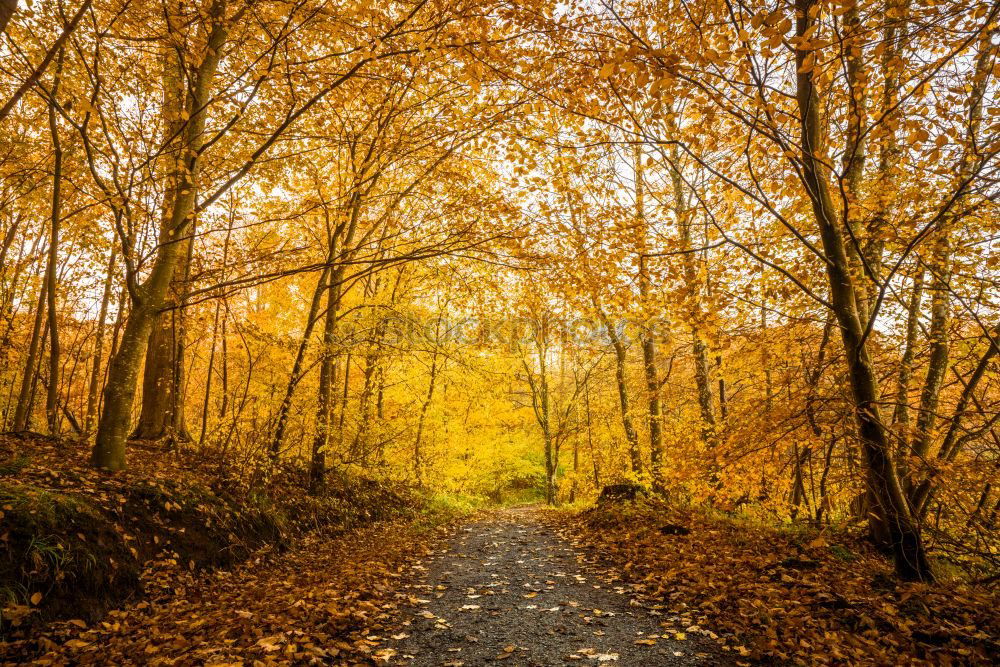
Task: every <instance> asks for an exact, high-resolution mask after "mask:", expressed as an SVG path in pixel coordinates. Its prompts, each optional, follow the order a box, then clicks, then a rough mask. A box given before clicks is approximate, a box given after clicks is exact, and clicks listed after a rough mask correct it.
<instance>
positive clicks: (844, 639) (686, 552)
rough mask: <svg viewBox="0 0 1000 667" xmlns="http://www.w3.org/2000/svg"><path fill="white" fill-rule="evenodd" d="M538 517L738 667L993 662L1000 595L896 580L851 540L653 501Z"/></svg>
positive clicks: (998, 652) (997, 651) (958, 585)
mask: <svg viewBox="0 0 1000 667" xmlns="http://www.w3.org/2000/svg"><path fill="white" fill-rule="evenodd" d="M548 521H550V522H551V525H552V526H553V527H554V528H555V529H557V530H559V531H560V532H561V533H562V534H563V535H564V536H565V537H566V538H567V539H569V540H570V541H571V542H572V543H573V544H575V545H577V546H578V547H580V548H581V549H585V550H586V551H587V553H588V558H589V559H591V560H592V561H593V562H594V563H595V564H600V565H603V566H604V567H605V568H608V569H609V570H610V571H611V572H617V573H618V576H619V577H620V579H621V582H622V584H623V585H628V586H629V587H631V588H632V589H633V590H634V591H635V592H636V594H637V595H639V596H640V597H641V598H644V599H645V600H646V601H647V603H650V604H659V605H662V606H663V607H664V608H667V609H670V610H672V611H674V612H675V613H684V614H685V615H686V616H687V617H688V618H689V619H690V620H691V622H692V623H693V624H694V625H698V626H702V627H707V628H712V629H713V630H714V632H715V633H717V634H718V635H719V638H720V640H721V641H722V642H723V644H724V646H725V647H726V648H727V649H728V650H729V651H730V652H731V653H732V654H733V655H735V656H738V657H739V658H741V659H743V660H744V661H747V662H754V663H756V662H764V663H776V664H786V663H788V662H793V663H795V664H844V663H855V664H911V663H913V664H919V663H928V664H991V663H992V664H995V663H996V661H997V660H1000V644H998V642H997V637H1000V614H998V613H997V609H998V608H1000V595H998V594H997V591H996V590H995V589H991V588H990V587H989V586H988V585H986V584H984V585H973V584H969V583H962V582H958V581H949V582H942V583H939V584H935V585H926V584H912V583H902V582H899V581H898V580H896V579H894V578H893V577H892V576H891V565H890V564H889V563H888V562H887V561H886V560H885V559H884V558H883V557H882V556H880V555H879V554H878V553H876V552H875V551H874V550H872V549H871V548H869V547H868V546H867V545H866V544H865V543H864V542H863V541H861V540H859V539H851V538H849V537H846V536H840V535H837V536H831V535H817V534H815V533H813V534H809V533H805V532H798V533H788V532H781V531H778V530H767V529H762V528H760V527H758V526H747V525H741V524H739V523H737V522H734V521H732V520H729V519H726V518H724V517H720V516H718V515H712V514H709V513H706V512H704V511H696V510H689V509H679V508H675V507H671V506H668V505H664V504H659V503H656V502H651V501H646V500H639V501H637V502H624V503H607V504H604V505H598V506H597V507H595V508H592V509H589V510H586V511H583V512H580V513H575V514H571V513H549V515H548Z"/></svg>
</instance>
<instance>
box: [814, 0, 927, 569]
mask: <svg viewBox="0 0 1000 667" xmlns="http://www.w3.org/2000/svg"><path fill="white" fill-rule="evenodd" d="M815 5H816V0H796V11H795V18H796V34H797V35H798V36H799V38H800V39H804V38H803V35H805V34H806V33H807V31H810V29H811V28H812V26H813V25H814V21H815V13H814V10H815V9H816V7H815ZM810 55H811V52H810V51H807V50H804V49H797V50H796V66H797V69H798V72H797V75H796V83H797V91H796V98H797V102H798V107H799V112H800V114H801V128H802V150H801V160H802V176H803V181H804V183H803V185H804V186H805V192H806V194H807V195H808V197H809V200H810V203H811V204H812V209H813V214H814V217H815V219H816V224H817V226H818V227H819V231H820V237H821V239H822V244H823V250H824V254H825V255H826V258H827V263H826V269H827V277H828V279H829V285H830V298H831V306H832V308H833V311H834V315H835V316H836V317H837V322H838V323H839V324H840V331H841V338H842V339H843V345H844V351H845V356H846V359H847V368H848V372H849V377H850V381H851V389H852V393H853V398H854V407H855V418H856V419H857V422H858V434H859V437H860V439H861V445H862V451H863V453H864V460H865V466H866V469H867V477H868V479H867V482H868V486H869V488H870V489H871V490H872V493H873V495H874V497H875V499H876V500H877V502H878V507H877V509H878V513H879V516H880V518H881V519H882V521H883V522H884V523H885V524H886V525H887V527H888V530H889V536H890V541H891V546H892V550H893V554H894V557H895V565H896V572H897V574H898V575H899V576H900V577H901V578H903V579H908V580H931V579H933V574H932V572H931V568H930V563H929V561H928V559H927V554H926V552H925V550H924V543H923V539H922V537H921V535H920V525H919V522H918V521H917V519H916V518H915V517H914V516H913V514H912V513H911V512H910V507H909V503H908V502H907V499H906V498H905V496H904V494H903V490H902V488H901V486H900V483H899V479H898V477H897V474H896V473H897V471H896V467H895V465H894V463H893V458H892V456H891V450H890V443H889V439H888V436H887V433H886V431H885V428H884V426H883V423H882V417H881V414H880V410H879V405H878V400H879V390H878V378H877V375H876V374H875V370H874V368H873V367H872V363H871V359H870V358H869V356H868V346H867V344H866V339H865V327H864V326H863V325H862V320H861V317H860V315H859V313H858V310H857V308H858V298H857V296H858V293H857V290H856V289H855V285H854V276H853V275H852V273H851V269H850V261H849V259H848V256H847V252H846V250H845V247H844V240H843V237H842V234H841V231H840V229H838V227H837V213H836V209H835V207H834V203H833V199H832V197H831V195H830V191H829V183H828V180H827V178H828V177H827V175H826V174H825V173H824V170H826V169H827V167H826V166H824V164H823V162H822V160H823V157H824V156H825V147H824V145H823V139H822V137H823V134H824V133H823V131H822V127H821V121H820V113H819V111H820V110H819V94H818V92H817V90H816V88H815V85H814V82H813V70H812V68H811V67H807V66H806V58H807V57H808V56H810Z"/></svg>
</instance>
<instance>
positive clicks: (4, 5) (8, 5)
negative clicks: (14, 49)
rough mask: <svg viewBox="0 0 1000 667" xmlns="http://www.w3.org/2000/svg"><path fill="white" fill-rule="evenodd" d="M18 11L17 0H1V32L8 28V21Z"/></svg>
mask: <svg viewBox="0 0 1000 667" xmlns="http://www.w3.org/2000/svg"><path fill="white" fill-rule="evenodd" d="M16 11H17V0H0V34H3V33H4V31H5V30H7V23H8V22H9V21H10V17H11V16H13V15H14V12H16Z"/></svg>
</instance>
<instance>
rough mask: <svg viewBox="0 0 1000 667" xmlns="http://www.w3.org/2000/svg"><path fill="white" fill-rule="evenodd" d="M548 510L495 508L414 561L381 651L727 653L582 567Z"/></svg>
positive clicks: (567, 659) (616, 659)
mask: <svg viewBox="0 0 1000 667" xmlns="http://www.w3.org/2000/svg"><path fill="white" fill-rule="evenodd" d="M542 517H543V511H542V510H539V509H536V508H532V507H526V508H517V509H510V510H503V511H498V512H495V513H492V514H490V515H489V516H487V517H486V518H482V519H478V520H476V521H475V522H473V523H470V524H468V525H466V526H465V527H463V528H461V529H460V530H459V531H458V533H457V534H456V535H454V536H453V537H452V538H451V540H450V541H449V543H448V544H447V546H446V548H444V549H442V550H439V551H436V552H433V553H432V554H431V555H430V556H428V557H427V558H426V559H425V560H424V561H423V562H422V563H419V564H417V565H416V566H414V569H415V571H416V572H417V573H419V576H418V577H417V580H416V581H414V582H412V583H410V584H409V585H408V588H407V589H404V592H408V593H409V596H410V597H409V602H410V604H409V606H407V607H404V608H403V610H402V620H401V624H400V625H399V626H398V627H397V628H396V629H395V630H394V631H393V632H390V633H389V636H387V637H386V641H385V643H384V644H382V647H381V650H379V651H376V653H375V655H376V656H378V657H379V658H380V659H382V660H385V661H386V662H387V663H388V664H390V665H412V666H418V665H419V666H430V665H436V666H442V665H443V666H447V667H460V666H461V667H474V666H477V665H493V664H507V665H531V666H535V665H572V664H576V665H579V664H596V663H612V662H613V663H614V664H616V665H636V666H638V665H643V666H648V665H699V664H713V665H714V664H720V660H721V661H722V662H723V663H724V662H726V660H725V659H724V656H720V655H719V650H718V648H717V647H716V646H715V645H713V644H708V643H704V642H702V641H701V640H700V639H695V638H694V637H691V636H690V635H687V633H683V627H679V628H678V627H677V626H678V625H679V624H681V620H680V619H679V618H677V617H676V616H674V615H673V614H671V613H670V612H669V610H659V611H657V610H651V609H647V608H646V607H645V606H644V605H643V604H642V603H640V602H639V601H638V600H634V599H632V598H631V597H630V596H629V594H628V591H627V590H626V589H625V588H623V587H621V586H616V585H614V584H611V585H609V584H607V583H605V582H604V581H603V580H602V578H601V577H600V576H599V574H598V573H596V572H594V571H593V570H592V569H590V568H586V567H584V564H583V562H582V561H583V560H584V558H583V555H582V554H581V553H580V552H578V551H577V550H576V549H574V547H573V546H571V545H570V544H569V543H568V542H567V541H566V540H565V539H563V538H562V537H560V536H559V535H558V534H557V533H556V532H555V531H554V530H553V529H552V528H551V527H550V525H549V524H548V523H547V522H545V521H544V520H543V518H542ZM669 628H676V629H674V630H673V631H670V630H668V629H669ZM676 633H681V634H676Z"/></svg>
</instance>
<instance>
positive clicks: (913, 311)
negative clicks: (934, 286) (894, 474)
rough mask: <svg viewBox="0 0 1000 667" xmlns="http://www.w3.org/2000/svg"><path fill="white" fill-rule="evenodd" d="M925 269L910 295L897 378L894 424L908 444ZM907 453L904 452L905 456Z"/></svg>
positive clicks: (915, 282) (918, 275)
mask: <svg viewBox="0 0 1000 667" xmlns="http://www.w3.org/2000/svg"><path fill="white" fill-rule="evenodd" d="M923 288H924V269H923V267H920V269H919V270H918V271H917V275H916V276H915V277H914V278H913V291H912V292H911V293H910V303H909V305H908V307H907V312H906V342H905V343H904V347H903V356H902V357H901V358H900V360H899V373H898V375H897V377H896V407H895V409H894V410H893V415H892V420H893V423H895V424H898V425H899V430H900V434H899V435H900V439H901V440H902V442H904V443H905V442H908V441H909V439H910V436H909V433H908V432H907V431H908V429H909V425H910V405H909V401H910V380H911V378H912V377H913V354H914V350H915V348H916V345H917V325H918V323H919V321H920V299H921V297H922V296H923ZM905 455H906V452H905V451H904V452H903V456H905Z"/></svg>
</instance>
